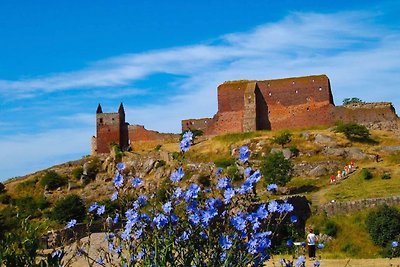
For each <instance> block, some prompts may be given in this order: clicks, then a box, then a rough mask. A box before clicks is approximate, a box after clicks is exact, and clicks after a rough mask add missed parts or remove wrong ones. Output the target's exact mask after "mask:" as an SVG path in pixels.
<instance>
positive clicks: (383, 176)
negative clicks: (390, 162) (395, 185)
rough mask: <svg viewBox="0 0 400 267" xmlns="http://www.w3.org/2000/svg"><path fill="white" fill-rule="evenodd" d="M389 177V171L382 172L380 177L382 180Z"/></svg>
mask: <svg viewBox="0 0 400 267" xmlns="http://www.w3.org/2000/svg"><path fill="white" fill-rule="evenodd" d="M390 178H392V176H391V175H390V173H388V172H385V173H384V174H382V176H381V179H382V180H389V179H390Z"/></svg>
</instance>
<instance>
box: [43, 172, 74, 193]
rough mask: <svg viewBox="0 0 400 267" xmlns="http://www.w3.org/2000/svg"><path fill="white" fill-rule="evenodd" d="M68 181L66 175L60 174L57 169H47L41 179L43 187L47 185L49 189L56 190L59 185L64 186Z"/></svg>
mask: <svg viewBox="0 0 400 267" xmlns="http://www.w3.org/2000/svg"><path fill="white" fill-rule="evenodd" d="M67 183H68V180H67V178H66V177H64V176H61V175H59V174H58V173H56V172H55V171H47V172H46V173H45V174H44V176H43V177H42V179H41V180H40V184H41V185H42V186H43V187H46V186H47V188H48V189H49V190H55V189H57V188H58V187H62V186H64V185H66V184H67Z"/></svg>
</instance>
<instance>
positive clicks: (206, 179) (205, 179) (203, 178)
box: [197, 175, 211, 187]
mask: <svg viewBox="0 0 400 267" xmlns="http://www.w3.org/2000/svg"><path fill="white" fill-rule="evenodd" d="M197 182H198V183H199V184H201V185H202V186H203V187H209V186H210V185H211V180H210V176H208V175H200V176H199V178H198V179H197Z"/></svg>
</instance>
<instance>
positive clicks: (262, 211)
mask: <svg viewBox="0 0 400 267" xmlns="http://www.w3.org/2000/svg"><path fill="white" fill-rule="evenodd" d="M256 216H257V217H258V218H259V219H266V218H267V217H268V210H267V208H266V207H265V204H261V205H260V206H259V207H258V209H257V213H256Z"/></svg>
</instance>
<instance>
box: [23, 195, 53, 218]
mask: <svg viewBox="0 0 400 267" xmlns="http://www.w3.org/2000/svg"><path fill="white" fill-rule="evenodd" d="M15 205H16V206H17V207H18V211H19V213H20V214H21V217H23V218H24V217H28V216H31V217H32V218H37V217H40V216H41V215H42V213H41V210H43V209H45V208H47V207H48V206H49V202H48V201H47V200H46V199H45V198H44V197H43V196H41V197H35V198H34V197H32V196H28V197H22V198H18V199H15Z"/></svg>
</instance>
